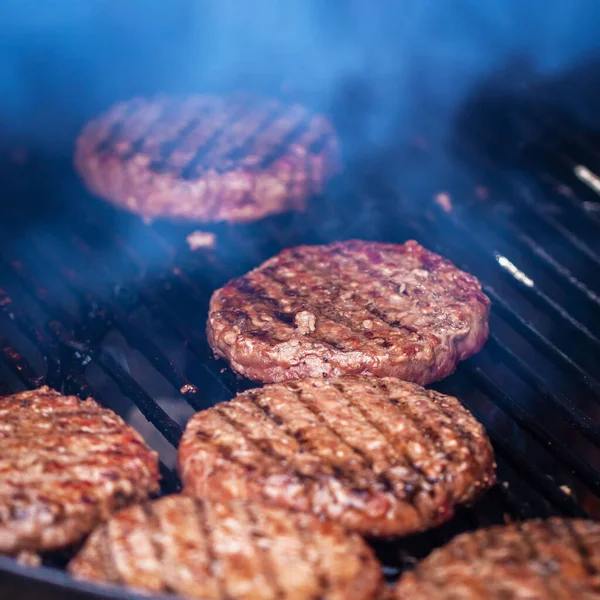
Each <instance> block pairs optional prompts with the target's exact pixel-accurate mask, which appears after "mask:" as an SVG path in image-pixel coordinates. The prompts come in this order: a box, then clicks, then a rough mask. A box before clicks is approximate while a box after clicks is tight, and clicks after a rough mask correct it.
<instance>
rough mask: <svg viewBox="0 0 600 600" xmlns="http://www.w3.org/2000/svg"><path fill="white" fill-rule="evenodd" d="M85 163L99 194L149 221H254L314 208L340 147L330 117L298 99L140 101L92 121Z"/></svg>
mask: <svg viewBox="0 0 600 600" xmlns="http://www.w3.org/2000/svg"><path fill="white" fill-rule="evenodd" d="M75 166H76V169H77V170H78V171H79V173H80V174H81V176H82V177H83V180H84V182H85V183H86V185H87V186H88V188H89V189H90V190H91V191H92V192H93V193H94V194H97V195H98V196H101V197H103V198H105V199H107V200H110V201H112V202H113V203H115V204H117V205H118V206H120V207H121V208H124V209H127V210H129V211H132V212H135V213H138V214H140V215H142V216H143V217H145V218H146V219H149V220H151V219H155V218H158V217H164V218H170V219H176V220H185V221H198V222H212V221H230V222H244V221H254V220H256V219H261V218H263V217H265V216H266V215H270V214H276V213H282V212H288V211H293V210H297V211H302V210H304V208H305V206H306V201H307V199H308V198H309V197H310V196H311V195H313V194H318V193H320V192H321V191H322V189H323V187H324V184H325V182H326V181H327V180H328V179H329V178H330V177H331V176H332V175H333V174H334V173H335V172H336V171H337V170H338V169H339V151H338V145H337V141H336V137H335V135H334V133H333V130H332V128H331V125H330V124H329V122H328V121H327V119H326V118H325V117H323V116H321V115H313V114H311V113H309V111H308V110H306V109H305V108H303V107H302V106H299V105H297V104H295V105H291V106H286V105H284V104H282V103H281V102H279V101H277V100H257V99H253V98H250V97H248V96H243V95H234V96H229V97H223V98H221V97H216V96H191V97H184V98H176V97H157V98H151V99H143V98H135V99H133V100H130V101H129V102H122V103H121V104H117V105H116V106H113V107H112V108H111V109H109V110H108V111H107V112H106V113H105V114H103V115H101V116H100V117H98V118H97V119H95V120H93V121H91V122H90V123H88V124H87V125H86V126H85V128H84V129H83V131H82V133H81V134H80V136H79V138H78V140H77V143H76V150H75Z"/></svg>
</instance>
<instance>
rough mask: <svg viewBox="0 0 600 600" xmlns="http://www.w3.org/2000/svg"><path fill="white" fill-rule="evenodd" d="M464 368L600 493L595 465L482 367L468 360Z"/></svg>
mask: <svg viewBox="0 0 600 600" xmlns="http://www.w3.org/2000/svg"><path fill="white" fill-rule="evenodd" d="M462 368H463V370H464V371H465V372H466V373H469V374H470V375H471V376H472V378H473V380H475V381H476V385H477V387H478V388H480V389H481V390H482V391H483V392H484V393H485V394H486V395H487V396H488V397H489V398H493V400H494V403H495V404H496V405H497V406H499V407H501V408H502V410H504V411H505V412H506V414H508V415H509V416H510V417H511V418H512V419H513V420H514V421H515V422H516V423H517V424H518V425H519V426H520V427H521V428H522V429H523V430H524V431H527V432H528V433H529V434H530V435H531V436H532V437H533V438H534V439H536V440H538V441H539V442H540V443H541V444H542V445H543V446H544V447H545V448H546V450H547V451H548V452H549V453H550V454H552V455H553V456H555V457H556V458H557V459H558V460H559V461H560V462H561V463H562V464H563V465H565V466H566V467H567V468H569V469H572V470H573V472H575V473H576V474H577V476H578V477H579V478H580V479H581V481H583V482H584V483H585V484H586V485H587V486H588V487H589V488H590V489H591V490H592V491H593V492H594V493H595V494H596V495H598V496H600V473H599V472H598V471H597V470H596V469H594V468H591V467H590V466H589V463H588V462H587V461H584V460H582V458H580V457H579V456H578V455H576V454H575V453H573V452H572V451H571V450H570V449H569V448H567V447H566V446H565V445H564V444H563V443H561V441H560V440H559V439H558V438H556V436H554V435H553V434H552V433H551V432H550V431H548V429H546V428H545V427H544V426H543V425H541V424H540V422H539V420H538V419H536V418H535V417H534V416H533V415H531V414H530V413H529V411H527V410H525V409H524V408H523V407H522V406H521V405H520V404H519V403H518V402H517V401H516V400H515V399H514V398H513V397H511V396H510V395H509V394H507V393H506V392H505V391H504V390H503V389H502V388H501V387H500V386H499V385H498V384H497V383H496V382H495V381H493V380H492V379H491V378H490V377H489V376H488V375H487V374H486V373H484V372H483V370H482V369H481V368H480V367H478V366H472V365H471V364H469V363H465V364H464V365H463V367H462Z"/></svg>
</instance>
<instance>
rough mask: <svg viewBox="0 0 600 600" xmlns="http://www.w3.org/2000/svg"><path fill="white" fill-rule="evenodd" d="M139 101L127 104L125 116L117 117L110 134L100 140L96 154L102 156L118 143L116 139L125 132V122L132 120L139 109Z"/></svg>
mask: <svg viewBox="0 0 600 600" xmlns="http://www.w3.org/2000/svg"><path fill="white" fill-rule="evenodd" d="M139 107H140V102H139V101H131V102H127V103H126V105H125V110H124V111H123V114H121V115H117V117H116V120H115V122H114V123H113V124H112V125H111V126H110V129H109V131H108V134H107V135H106V137H105V138H104V139H102V140H100V141H99V142H98V143H97V144H96V147H95V150H94V151H95V152H96V153H97V154H101V153H103V152H106V151H108V150H110V149H111V148H112V146H113V144H114V142H115V141H116V138H117V137H118V136H119V134H120V133H121V132H122V131H123V124H124V120H125V119H128V118H130V117H131V116H132V115H134V114H135V112H136V111H137V110H138V109H139Z"/></svg>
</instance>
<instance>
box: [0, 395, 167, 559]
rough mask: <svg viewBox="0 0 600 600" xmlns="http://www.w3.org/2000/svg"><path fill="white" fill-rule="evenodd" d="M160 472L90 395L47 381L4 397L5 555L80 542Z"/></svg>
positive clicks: (0, 494)
mask: <svg viewBox="0 0 600 600" xmlns="http://www.w3.org/2000/svg"><path fill="white" fill-rule="evenodd" d="M158 479H159V473H158V459H157V457H156V454H155V453H154V452H152V451H151V450H150V449H149V448H148V447H147V446H146V444H145V443H144V441H143V440H142V438H141V436H140V435H139V434H138V433H137V432H136V431H135V430H134V429H132V428H131V427H129V426H128V425H126V423H125V422H124V421H123V420H122V419H121V418H120V417H119V416H117V415H116V414H114V413H113V412H112V411H110V410H108V409H105V408H103V407H101V406H100V405H99V404H97V403H96V402H94V401H93V400H85V401H83V402H82V401H80V400H79V399H78V398H76V397H75V396H62V395H61V394H59V393H58V392H56V391H54V390H51V389H50V388H48V387H42V388H40V389H38V390H33V391H28V392H23V393H20V394H15V395H13V396H5V397H4V398H0V554H17V553H18V552H20V551H28V550H29V551H44V550H53V549H57V548H63V547H65V546H69V545H71V544H73V543H75V542H78V541H80V540H81V539H82V538H83V537H84V536H85V535H87V534H88V533H89V532H90V531H91V530H92V529H93V528H94V527H95V526H96V525H97V524H98V522H99V521H100V520H102V519H105V518H107V517H108V516H109V515H110V514H112V513H113V512H115V511H116V510H117V509H119V508H121V507H123V506H124V505H127V504H129V503H131V502H135V501H139V500H142V499H145V498H147V497H148V496H149V495H150V494H151V493H153V492H156V491H157V490H158Z"/></svg>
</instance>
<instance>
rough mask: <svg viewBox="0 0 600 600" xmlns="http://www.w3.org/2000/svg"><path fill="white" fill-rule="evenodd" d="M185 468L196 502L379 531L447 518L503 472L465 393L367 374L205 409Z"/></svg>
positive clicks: (249, 394)
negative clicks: (258, 505) (261, 504)
mask: <svg viewBox="0 0 600 600" xmlns="http://www.w3.org/2000/svg"><path fill="white" fill-rule="evenodd" d="M179 470H180V474H181V476H182V480H183V483H184V487H185V490H186V492H188V493H191V494H193V495H195V496H196V497H198V498H215V499H217V500H221V501H223V502H228V501H229V500H231V499H261V500H263V501H266V502H268V503H271V504H274V505H278V506H282V507H286V508H290V509H294V510H300V511H307V512H313V513H315V514H316V515H318V516H320V517H327V518H329V519H331V520H333V521H337V522H339V523H341V524H342V525H344V526H345V527H347V528H348V529H351V530H354V531H356V532H359V533H362V534H364V535H369V536H391V535H407V534H411V533H415V532H419V531H423V530H426V529H428V528H430V527H433V526H435V525H438V524H440V523H443V522H444V521H446V520H448V519H449V518H450V517H451V516H452V515H453V513H454V509H455V507H456V506H457V505H459V504H464V503H471V502H473V501H474V500H475V499H477V498H478V497H479V496H480V495H481V494H482V492H483V491H484V490H485V489H486V488H488V487H490V486H491V485H493V484H494V483H495V480H496V477H495V464H494V455H493V451H492V448H491V445H490V442H489V440H488V439H487V437H486V435H485V432H484V429H483V427H482V426H481V425H480V424H479V423H478V422H477V421H476V420H475V418H474V417H473V416H472V415H471V413H469V412H468V411H467V410H466V409H465V408H464V407H463V406H462V405H461V404H460V402H459V401H458V400H457V399H456V398H453V397H451V396H444V395H443V394H439V393H438V392H434V391H431V390H425V389H423V388H421V387H419V386H418V385H415V384H412V383H408V382H404V381H400V380H398V379H393V378H383V379H375V378H372V377H364V376H346V377H340V378H337V379H329V380H325V379H306V380H300V381H293V382H286V383H280V384H272V385H267V386H265V387H263V388H259V389H253V390H248V391H246V392H243V393H241V394H239V395H238V396H236V398H234V399H233V400H231V401H230V402H224V403H221V404H218V405H216V406H214V407H213V408H210V409H208V410H205V411H202V412H200V413H197V414H196V415H194V416H193V417H192V418H191V419H190V421H189V422H188V425H187V427H186V430H185V432H184V435H183V438H182V441H181V444H180V447H179Z"/></svg>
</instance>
